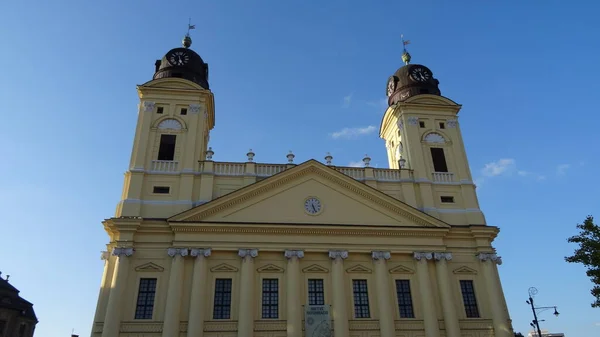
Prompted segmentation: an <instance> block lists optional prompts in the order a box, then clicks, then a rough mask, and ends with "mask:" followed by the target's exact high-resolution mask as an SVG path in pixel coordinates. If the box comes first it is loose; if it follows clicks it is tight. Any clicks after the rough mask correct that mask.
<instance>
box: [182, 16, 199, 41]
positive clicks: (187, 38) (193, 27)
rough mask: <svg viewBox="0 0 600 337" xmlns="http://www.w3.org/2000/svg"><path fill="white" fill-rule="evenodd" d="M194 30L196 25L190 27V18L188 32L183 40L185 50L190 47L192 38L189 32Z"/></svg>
mask: <svg viewBox="0 0 600 337" xmlns="http://www.w3.org/2000/svg"><path fill="white" fill-rule="evenodd" d="M192 29H196V25H192V18H190V20H189V22H188V30H187V33H186V34H185V37H184V38H183V46H184V47H185V48H189V47H190V46H191V45H192V38H191V37H190V30H192Z"/></svg>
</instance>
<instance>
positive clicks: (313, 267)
mask: <svg viewBox="0 0 600 337" xmlns="http://www.w3.org/2000/svg"><path fill="white" fill-rule="evenodd" d="M302 272H303V273H329V269H327V268H325V267H322V266H319V265H318V264H311V265H310V266H308V267H306V268H304V269H302Z"/></svg>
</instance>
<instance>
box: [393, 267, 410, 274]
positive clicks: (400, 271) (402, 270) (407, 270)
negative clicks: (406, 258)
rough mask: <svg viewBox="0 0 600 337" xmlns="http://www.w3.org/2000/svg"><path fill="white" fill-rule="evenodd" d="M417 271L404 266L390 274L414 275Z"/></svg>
mask: <svg viewBox="0 0 600 337" xmlns="http://www.w3.org/2000/svg"><path fill="white" fill-rule="evenodd" d="M414 272H415V271H414V270H412V269H410V268H408V267H405V266H403V265H399V266H396V267H394V268H392V269H390V274H413V273H414Z"/></svg>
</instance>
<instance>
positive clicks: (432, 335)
mask: <svg viewBox="0 0 600 337" xmlns="http://www.w3.org/2000/svg"><path fill="white" fill-rule="evenodd" d="M414 257H415V259H416V260H417V278H418V280H419V289H420V293H421V302H422V303H421V305H422V307H423V323H424V324H425V337H439V336H440V328H439V323H438V318H437V313H436V310H435V302H434V299H433V294H432V291H431V279H430V277H429V267H428V265H427V260H431V259H432V258H433V253H423V252H417V253H415V254H414Z"/></svg>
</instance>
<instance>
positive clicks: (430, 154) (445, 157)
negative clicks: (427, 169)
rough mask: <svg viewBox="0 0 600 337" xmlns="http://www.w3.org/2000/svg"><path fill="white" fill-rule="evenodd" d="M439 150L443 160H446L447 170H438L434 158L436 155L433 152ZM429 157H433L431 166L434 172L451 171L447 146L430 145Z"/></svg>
mask: <svg viewBox="0 0 600 337" xmlns="http://www.w3.org/2000/svg"><path fill="white" fill-rule="evenodd" d="M437 150H439V152H440V153H441V155H442V156H443V160H444V163H443V164H444V165H443V166H444V167H445V169H446V170H445V171H444V170H437V168H436V165H435V162H436V161H435V159H434V155H433V152H434V151H436V152H437ZM429 157H430V158H431V166H432V168H433V172H436V173H437V172H439V173H450V165H449V164H450V163H449V162H448V158H447V156H446V150H445V147H443V146H442V147H440V146H430V147H429ZM438 168H442V167H438Z"/></svg>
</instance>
